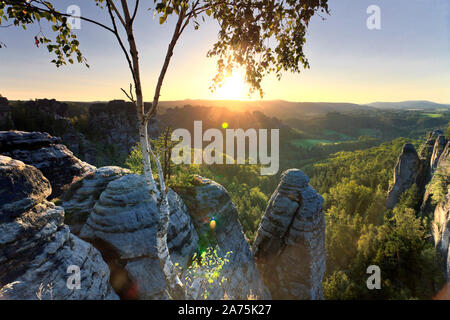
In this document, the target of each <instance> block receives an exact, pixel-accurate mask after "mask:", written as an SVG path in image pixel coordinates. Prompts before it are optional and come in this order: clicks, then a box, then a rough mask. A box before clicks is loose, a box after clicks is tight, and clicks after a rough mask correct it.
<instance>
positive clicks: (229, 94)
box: [215, 71, 248, 100]
mask: <svg viewBox="0 0 450 320" xmlns="http://www.w3.org/2000/svg"><path fill="white" fill-rule="evenodd" d="M247 92H248V89H247V85H246V83H245V77H244V74H243V72H238V71H233V73H232V75H230V76H227V77H226V78H225V80H224V82H223V84H222V86H221V87H220V88H217V90H216V92H215V96H216V99H220V100H243V99H245V98H246V97H247V94H246V93H247Z"/></svg>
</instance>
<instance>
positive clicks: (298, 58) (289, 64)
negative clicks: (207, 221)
mask: <svg viewBox="0 0 450 320" xmlns="http://www.w3.org/2000/svg"><path fill="white" fill-rule="evenodd" d="M91 1H93V2H95V4H96V5H97V6H98V7H99V8H100V9H102V10H103V11H104V12H105V15H106V19H104V20H102V21H99V20H94V19H90V18H89V17H86V16H79V17H74V16H71V15H69V14H66V13H64V11H61V10H58V9H57V8H56V7H55V5H56V3H57V1H45V0H4V1H0V27H9V26H11V27H13V26H19V27H23V28H24V29H26V28H27V26H28V25H30V24H39V25H40V24H41V23H44V22H45V23H48V24H50V25H51V27H52V30H53V31H54V33H55V35H54V37H50V36H48V37H47V35H45V34H44V33H43V32H42V31H39V32H38V33H37V34H36V35H35V37H34V41H35V42H36V46H39V45H42V46H45V47H46V48H47V49H48V51H49V52H50V53H52V54H53V55H54V59H53V60H52V61H51V62H52V63H54V64H55V65H56V66H57V67H60V66H63V65H66V64H73V63H74V61H75V60H76V62H78V63H84V64H86V66H89V65H88V64H87V60H86V58H85V57H84V55H83V54H82V52H81V49H80V43H79V42H78V40H77V36H76V34H75V32H74V31H75V30H72V29H71V26H70V24H69V23H68V18H78V19H81V20H82V21H85V22H87V23H92V24H94V25H96V26H98V27H99V28H101V29H102V30H104V31H105V32H108V33H110V34H112V35H113V36H114V38H115V39H116V41H117V44H118V45H119V47H120V49H121V50H122V52H123V55H124V57H125V60H126V63H127V64H128V67H129V70H130V73H131V78H132V83H131V84H130V86H129V89H128V90H124V89H121V90H122V92H123V93H124V94H125V95H126V96H127V98H128V99H129V100H130V101H132V102H133V103H134V104H135V106H136V113H137V119H138V123H139V140H140V146H141V148H142V161H143V165H144V175H145V179H146V182H147V184H148V188H149V195H150V196H152V197H154V198H155V199H156V200H157V202H158V205H159V208H160V221H159V225H158V232H157V252H158V257H159V260H160V263H161V267H162V270H163V272H164V275H165V278H166V281H167V284H168V287H169V294H170V296H171V297H172V298H175V299H180V298H186V297H189V296H187V295H186V290H185V288H183V284H182V283H181V281H180V279H179V278H178V276H177V273H176V270H175V269H174V266H173V264H172V261H171V259H170V254H169V250H168V247H167V233H168V228H169V209H170V208H169V204H168V199H167V190H166V186H165V181H164V174H163V172H162V168H161V164H160V162H159V159H158V155H157V154H155V153H154V152H153V150H152V148H151V145H150V143H149V137H148V123H149V120H150V119H151V118H152V117H154V116H155V114H156V112H157V110H158V104H159V99H160V95H161V89H162V86H163V83H164V79H165V76H166V73H167V71H168V68H169V65H170V62H171V59H172V56H173V53H174V50H175V47H176V44H177V42H178V40H179V39H180V36H181V35H182V34H183V32H185V31H186V28H187V27H188V26H189V25H191V26H193V28H194V29H195V30H196V29H198V28H199V27H200V25H201V23H203V22H205V21H206V20H208V22H209V23H210V22H216V23H217V25H218V35H217V41H216V43H215V44H214V45H213V47H212V48H211V50H210V51H208V52H207V56H208V57H214V58H216V60H217V73H216V75H215V76H214V78H213V79H212V84H211V86H210V88H211V90H214V89H216V88H217V87H218V86H220V85H221V84H222V82H223V81H224V79H225V77H226V76H227V75H228V74H230V73H231V72H232V70H233V69H235V68H236V67H242V68H243V69H244V70H245V80H246V81H247V82H248V83H249V85H250V93H253V92H258V93H259V94H260V95H261V96H262V95H263V90H262V87H261V81H262V79H263V77H264V76H266V75H267V74H269V73H274V74H276V76H277V77H278V78H281V76H282V74H283V73H284V72H296V73H298V72H300V71H301V69H302V68H308V67H309V63H308V60H307V58H306V56H305V54H304V52H303V47H304V44H305V42H306V30H307V27H308V25H309V22H310V20H311V18H312V17H313V16H314V15H316V14H318V15H320V16H321V14H327V13H328V4H327V2H328V0H296V1H295V0H284V1H281V0H254V1H250V0H236V1H226V0H147V1H143V0H142V1H140V0H135V1H129V0H128V1H127V0H91ZM81 3H83V1H81ZM148 10H151V11H153V13H154V15H156V16H157V18H158V22H159V23H160V24H164V23H166V22H167V21H168V19H169V18H174V20H175V21H176V23H175V26H174V29H173V32H172V36H171V38H170V41H169V44H168V47H167V50H166V52H165V58H164V62H163V65H162V66H161V70H160V72H159V76H158V79H157V83H156V87H155V89H154V94H153V97H152V98H151V99H150V100H151V106H150V108H149V109H148V110H146V109H145V107H144V96H143V91H142V87H143V85H142V81H141V69H140V64H139V51H138V45H137V43H136V39H135V32H134V22H135V19H136V17H137V15H138V14H142V15H143V14H147V15H148ZM322 18H323V17H322ZM105 21H107V22H105ZM148 21H149V23H151V22H152V21H153V18H152V16H150V15H149V17H148ZM0 30H1V29H0ZM40 30H42V29H40ZM0 37H1V33H0ZM151 40H152V39H151V38H149V39H146V41H151ZM5 46H7V44H6V43H3V42H1V38H0V47H5ZM151 158H153V159H154V160H155V163H156V167H157V168H156V170H157V172H158V178H159V179H158V180H159V188H158V186H157V184H156V183H155V179H154V177H153V174H152V168H151V161H150V159H151Z"/></svg>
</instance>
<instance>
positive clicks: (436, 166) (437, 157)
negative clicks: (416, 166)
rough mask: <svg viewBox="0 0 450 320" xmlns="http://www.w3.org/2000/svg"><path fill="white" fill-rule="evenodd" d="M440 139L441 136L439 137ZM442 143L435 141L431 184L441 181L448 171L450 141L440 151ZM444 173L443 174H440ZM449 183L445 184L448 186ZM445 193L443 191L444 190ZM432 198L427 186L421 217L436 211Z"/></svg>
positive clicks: (431, 191) (430, 190)
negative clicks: (437, 180)
mask: <svg viewBox="0 0 450 320" xmlns="http://www.w3.org/2000/svg"><path fill="white" fill-rule="evenodd" d="M440 137H441V136H440ZM441 145H442V141H439V140H436V147H435V151H433V159H432V165H431V167H432V170H433V176H432V179H431V182H432V183H431V184H433V182H434V180H436V179H442V178H443V177H441V176H442V175H443V173H444V172H448V171H449V170H450V169H449V167H450V163H449V161H450V141H448V142H447V144H446V145H445V148H443V150H442V151H441V150H440V149H441V148H442V146H441ZM441 171H444V172H441ZM447 175H448V174H447ZM449 183H450V182H447V184H449ZM444 192H445V190H444ZM432 197H433V190H432V188H431V187H430V186H429V185H428V186H427V187H426V189H425V193H424V196H423V200H422V204H421V206H420V211H421V212H422V214H423V215H427V216H430V215H431V214H432V213H433V212H434V210H435V209H436V203H433V201H432Z"/></svg>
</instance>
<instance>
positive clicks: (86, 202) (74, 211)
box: [63, 167, 131, 235]
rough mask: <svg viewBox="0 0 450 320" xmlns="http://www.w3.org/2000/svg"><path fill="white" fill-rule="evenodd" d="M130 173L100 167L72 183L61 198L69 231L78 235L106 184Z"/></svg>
mask: <svg viewBox="0 0 450 320" xmlns="http://www.w3.org/2000/svg"><path fill="white" fill-rule="evenodd" d="M130 173H131V172H130V170H127V169H123V168H120V167H102V168H98V169H97V170H95V172H93V173H89V174H87V175H86V176H85V178H84V179H80V180H78V181H77V182H75V183H73V184H72V185H71V186H70V188H69V189H68V190H67V192H66V193H65V194H64V196H63V207H64V210H65V212H66V219H65V221H66V223H67V224H68V225H69V226H70V231H71V232H72V233H74V234H76V235H78V234H79V233H80V231H81V228H82V226H83V225H84V224H85V223H86V220H87V218H88V217H89V215H90V214H91V212H92V209H93V208H94V205H95V203H96V201H97V200H98V198H99V197H100V195H101V194H102V192H103V191H104V190H105V189H106V186H107V185H108V183H110V182H111V181H113V180H115V179H118V178H120V177H121V176H123V175H125V174H130Z"/></svg>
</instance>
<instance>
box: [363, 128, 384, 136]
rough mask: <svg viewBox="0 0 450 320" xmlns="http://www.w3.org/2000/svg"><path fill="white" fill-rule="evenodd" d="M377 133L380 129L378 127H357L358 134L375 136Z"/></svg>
mask: <svg viewBox="0 0 450 320" xmlns="http://www.w3.org/2000/svg"><path fill="white" fill-rule="evenodd" d="M379 133H380V130H378V129H369V128H364V129H359V134H360V135H361V136H369V137H376V136H377V135H378V134H379Z"/></svg>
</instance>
